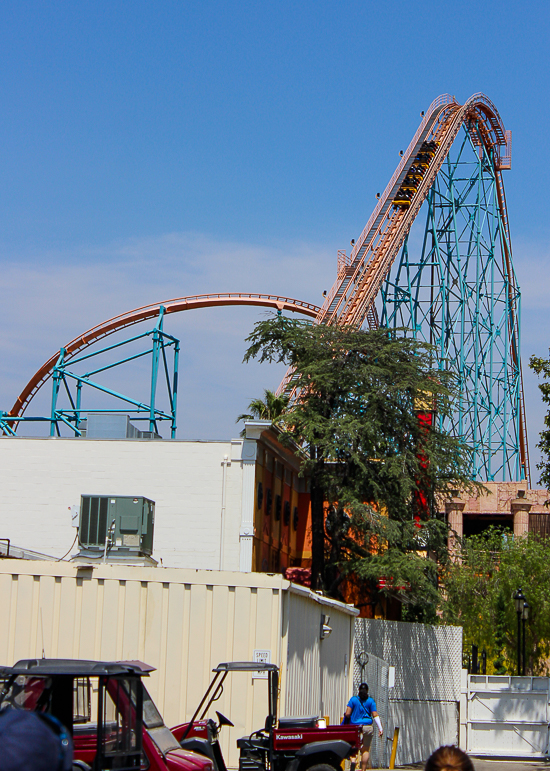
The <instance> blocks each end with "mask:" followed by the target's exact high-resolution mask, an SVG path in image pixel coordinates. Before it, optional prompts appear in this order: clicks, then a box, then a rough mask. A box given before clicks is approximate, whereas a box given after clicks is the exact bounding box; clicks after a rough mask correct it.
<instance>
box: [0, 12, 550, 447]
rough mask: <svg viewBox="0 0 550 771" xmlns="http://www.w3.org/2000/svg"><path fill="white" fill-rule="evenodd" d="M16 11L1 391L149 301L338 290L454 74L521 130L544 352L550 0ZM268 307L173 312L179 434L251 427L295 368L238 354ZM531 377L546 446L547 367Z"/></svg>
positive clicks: (527, 327)
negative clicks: (341, 258) (67, 345)
mask: <svg viewBox="0 0 550 771" xmlns="http://www.w3.org/2000/svg"><path fill="white" fill-rule="evenodd" d="M0 19H1V23H0V67H1V72H2V77H1V78H0V105H1V106H2V109H1V111H0V260H1V269H2V275H3V281H2V286H3V292H2V303H1V307H0V330H1V332H0V355H1V356H2V362H3V366H2V368H1V372H0V406H1V407H2V408H6V409H7V408H9V406H11V404H12V402H13V400H14V398H15V396H16V395H17V393H18V392H19V391H20V389H21V387H22V386H23V385H24V383H25V382H26V381H27V379H28V378H29V377H30V375H31V374H32V373H33V372H34V370H35V369H37V367H38V366H39V365H40V364H41V363H42V362H43V361H44V360H45V359H46V358H48V357H49V356H50V355H51V353H53V352H54V351H55V350H56V349H57V348H59V346H60V345H61V344H63V343H64V342H66V341H68V340H69V339H71V338H72V337H74V336H76V335H77V334H78V333H80V332H82V331H84V330H85V329H87V328H88V327H90V326H92V325H93V324H95V323H98V322H100V321H102V320H103V319H104V318H107V317H109V316H112V315H115V314H117V313H120V312H123V311H125V310H128V309H130V308H131V307H135V306H137V305H140V304H143V303H148V302H153V301H157V300H164V299H169V298H171V297H177V296H183V295H186V294H194V293H198V292H210V291H239V290H241V291H261V292H281V293H285V294H288V295H290V296H295V297H298V298H300V299H303V300H308V301H311V302H317V303H319V302H321V293H322V290H323V289H325V288H327V289H328V288H329V287H330V285H331V284H332V282H333V279H334V275H335V264H336V251H337V249H338V248H346V247H349V241H350V238H354V237H356V236H357V235H358V234H359V233H360V232H361V230H362V228H363V226H364V224H365V222H366V221H367V219H368V217H369V215H370V212H371V210H372V208H373V206H374V204H375V193H376V192H377V191H378V190H381V189H383V188H384V187H385V185H386V183H387V181H388V179H389V177H390V176H391V174H392V173H393V171H394V169H395V166H396V164H397V161H398V159H399V156H398V152H399V150H400V149H401V148H403V147H406V145H407V144H408V142H409V141H410V138H411V136H412V134H413V133H414V131H415V130H416V128H417V126H418V123H419V120H420V111H421V110H423V109H426V108H427V106H428V105H429V104H430V102H431V101H432V99H434V98H435V97H436V96H437V95H438V94H440V93H444V92H449V93H451V94H455V95H456V97H457V99H458V100H459V101H463V100H465V99H466V98H467V97H468V96H470V95H471V94H472V93H474V92H476V91H483V92H485V93H486V94H487V95H488V96H489V97H490V98H491V99H492V100H493V101H494V103H495V104H496V105H497V107H498V109H499V111H500V113H501V115H502V117H503V120H504V123H505V125H506V127H507V128H510V129H512V132H513V159H512V170H511V171H509V172H506V176H505V184H506V190H507V198H508V206H509V214H510V223H511V231H512V240H513V245H514V261H515V266H516V272H517V275H518V279H519V283H520V285H521V287H522V290H523V353H524V368H525V369H526V357H528V355H529V354H531V353H538V354H542V355H544V354H546V353H547V351H548V346H549V344H550V332H549V330H550V304H549V302H548V283H549V278H550V270H549V267H548V264H549V260H548V257H549V249H548V241H549V235H550V224H549V218H548V216H547V206H548V195H547V181H546V175H545V172H546V165H547V161H546V155H547V145H548V143H547V132H548V126H549V125H550V120H549V117H550V116H549V114H548V113H549V109H550V108H549V100H548V93H549V88H548V85H549V84H548V80H549V77H550V76H549V73H550V62H549V52H548V51H549V47H548V39H549V37H550V35H549V33H550V28H549V27H550V24H549V21H550V12H549V8H548V4H547V3H542V2H532V3H530V4H519V3H510V2H500V3H496V2H486V3H483V4H479V3H473V2H446V1H445V0H443V1H442V2H441V1H440V2H437V3H435V2H424V3H422V4H420V3H410V2H409V3H406V2H385V3H380V2H378V3H374V2H366V1H365V0H362V1H361V2H359V1H354V0H350V1H349V2H326V1H325V0H317V2H309V1H308V0H305V1H304V0H303V1H302V2H300V3H291V2H285V1H284V0H283V1H281V2H275V3H264V2H242V1H241V2H215V1H211V2H210V1H209V0H203V2H183V1H181V2H157V3H150V2H140V1H139V0H132V2H116V0H113V1H111V2H103V1H102V0H96V1H95V2H93V3H92V2H79V3H69V2H23V1H22V0H18V2H11V1H10V0H8V1H5V2H4V3H2V9H1V16H0ZM258 317H259V313H258V312H252V311H249V310H244V311H238V310H231V311H229V310H225V311H224V310H212V311H198V312H197V313H196V314H194V315H193V316H192V317H191V315H190V314H189V315H188V316H187V317H185V314H183V315H181V317H180V318H176V317H174V318H173V319H170V323H169V325H167V329H168V330H169V331H171V332H173V333H174V334H177V335H179V336H180V337H181V338H182V344H183V350H184V351H185V352H186V353H185V355H184V357H183V362H182V364H183V368H184V370H185V371H184V375H183V377H184V384H185V395H184V396H183V398H182V401H181V402H180V405H181V406H180V410H179V417H180V420H179V423H180V433H179V435H180V436H181V437H182V438H199V437H200V438H210V437H218V438H223V437H228V436H230V435H234V434H235V432H236V430H237V429H236V428H235V426H234V418H235V416H236V415H237V414H238V413H239V412H241V411H242V410H243V409H244V408H245V407H246V404H247V402H248V401H249V400H250V399H251V398H253V397H255V396H257V395H258V394H259V393H261V390H262V389H263V388H264V387H274V386H276V385H277V383H278V379H279V375H280V370H277V369H276V368H275V369H273V368H272V369H269V368H259V367H256V366H254V365H248V366H244V365H241V363H240V362H241V359H242V353H243V350H244V343H243V337H244V336H245V335H246V333H247V331H248V330H249V329H250V327H251V325H252V324H253V322H254V320H255V319H256V318H258ZM526 396H527V401H528V407H527V409H528V420H529V431H530V444H531V450H532V455H533V456H534V458H535V459H536V451H535V450H534V444H535V441H536V436H537V434H538V432H539V431H540V429H541V426H542V415H543V412H544V410H543V407H542V405H541V404H540V399H539V396H538V391H537V387H536V380H535V379H534V378H533V377H531V376H530V375H529V374H528V373H526ZM44 399H45V401H46V402H47V401H48V399H49V395H48V398H46V397H44Z"/></svg>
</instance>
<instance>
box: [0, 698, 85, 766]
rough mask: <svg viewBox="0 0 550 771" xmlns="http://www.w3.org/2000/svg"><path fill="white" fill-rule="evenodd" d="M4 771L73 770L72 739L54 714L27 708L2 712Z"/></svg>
mask: <svg viewBox="0 0 550 771" xmlns="http://www.w3.org/2000/svg"><path fill="white" fill-rule="evenodd" d="M0 745H1V747H2V756H1V757H0V769H1V771H69V769H71V768H72V760H73V746H72V740H71V739H70V737H69V735H68V734H67V732H66V730H65V728H64V727H63V726H62V725H61V723H59V721H57V720H55V718H53V717H52V716H51V715H41V714H38V713H35V712H29V711H27V710H24V709H10V708H8V709H4V710H2V711H1V712H0Z"/></svg>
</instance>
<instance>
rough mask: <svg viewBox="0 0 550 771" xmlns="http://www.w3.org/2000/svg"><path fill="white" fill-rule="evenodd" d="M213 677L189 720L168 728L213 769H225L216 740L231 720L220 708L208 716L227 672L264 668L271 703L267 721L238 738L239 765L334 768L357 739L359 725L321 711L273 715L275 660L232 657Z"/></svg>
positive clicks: (277, 769) (279, 769)
mask: <svg viewBox="0 0 550 771" xmlns="http://www.w3.org/2000/svg"><path fill="white" fill-rule="evenodd" d="M212 671H213V672H214V677H213V678H212V682H211V683H210V685H209V686H208V689H207V691H206V693H205V694H204V696H203V698H202V700H201V702H200V704H199V706H198V707H197V709H196V710H195V714H194V715H193V717H192V718H191V720H190V722H189V723H184V724H182V725H179V726H176V727H175V728H173V729H172V733H173V734H174V736H175V737H176V738H177V739H178V741H179V742H180V744H181V746H182V747H184V748H185V749H189V750H192V751H193V752H198V753H201V754H203V755H205V756H206V757H208V758H209V759H210V760H211V761H212V764H213V766H214V771H227V767H226V765H225V761H224V759H223V756H222V753H221V748H220V745H219V742H218V735H219V732H220V729H221V728H222V727H223V726H224V725H226V726H233V723H232V722H231V721H230V720H228V718H226V717H225V716H224V715H222V714H221V713H220V712H217V711H216V715H217V716H218V722H216V721H215V720H212V719H206V715H207V713H208V710H209V709H210V707H211V705H212V704H213V702H215V701H216V700H217V699H219V698H220V696H221V694H222V691H223V684H224V681H225V679H226V677H227V675H228V674H229V673H230V672H233V673H237V672H250V673H252V672H266V673H267V678H268V692H269V705H268V715H267V717H266V720H265V725H264V727H263V728H261V729H260V730H258V731H254V733H252V734H250V736H244V737H243V738H241V739H238V741H237V747H238V748H239V750H240V755H239V771H306V769H309V770H310V771H334V769H338V771H339V769H340V764H341V763H342V760H344V759H345V758H349V757H350V755H355V753H356V752H357V749H358V748H359V746H360V743H361V736H360V727H358V726H352V725H329V726H327V725H326V724H325V719H324V718H322V717H319V716H318V715H317V716H311V717H281V718H279V719H277V699H278V695H279V694H278V692H279V668H278V667H277V666H276V665H275V664H259V663H258V662H254V661H233V662H229V663H225V664H218V666H217V667H216V668H215V669H213V670H212Z"/></svg>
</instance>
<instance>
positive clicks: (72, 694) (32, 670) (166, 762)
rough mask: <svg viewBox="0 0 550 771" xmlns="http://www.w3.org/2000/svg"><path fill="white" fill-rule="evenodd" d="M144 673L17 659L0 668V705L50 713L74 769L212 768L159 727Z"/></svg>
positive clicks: (111, 665)
mask: <svg viewBox="0 0 550 771" xmlns="http://www.w3.org/2000/svg"><path fill="white" fill-rule="evenodd" d="M151 671H153V667H149V666H147V665H146V664H142V663H141V662H139V661H114V662H99V661H79V660H71V659H30V660H24V661H18V662H17V664H15V665H14V666H13V667H0V680H1V681H3V688H2V691H1V692H0V710H2V709H9V708H12V709H25V710H30V711H32V712H38V713H42V714H45V715H51V716H53V717H54V718H56V719H57V720H58V721H59V722H60V723H61V724H62V725H63V726H64V727H65V729H66V730H67V732H68V733H69V734H70V735H71V737H72V741H73V744H74V762H73V769H75V770H76V769H79V770H80V771H91V770H92V769H93V771H105V770H106V769H115V768H116V769H119V771H129V770H130V769H149V771H212V764H211V762H210V761H209V760H208V759H207V758H205V757H204V756H201V755H196V754H194V753H191V752H188V751H185V750H183V749H182V748H181V747H180V745H179V744H178V743H177V742H176V741H175V740H174V737H173V735H172V734H171V733H170V731H169V730H168V728H166V726H165V725H164V722H163V720H162V717H161V716H160V714H159V712H158V710H157V708H156V707H155V705H154V703H153V701H152V699H151V697H150V696H149V694H148V693H147V690H146V688H145V687H144V685H143V682H142V677H144V676H146V675H148V674H149V672H151Z"/></svg>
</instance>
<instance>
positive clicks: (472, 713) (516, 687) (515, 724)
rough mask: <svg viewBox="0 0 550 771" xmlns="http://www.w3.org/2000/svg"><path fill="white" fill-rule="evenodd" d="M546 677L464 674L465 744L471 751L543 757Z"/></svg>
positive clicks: (549, 696)
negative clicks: (465, 678)
mask: <svg viewBox="0 0 550 771" xmlns="http://www.w3.org/2000/svg"><path fill="white" fill-rule="evenodd" d="M549 702H550V678H548V677H510V676H507V675H468V686H467V710H466V718H467V719H466V745H467V751H468V752H470V753H472V754H473V755H493V756H495V755H496V756H500V757H506V756H510V757H533V758H534V757H537V758H540V757H545V756H547V755H548V752H549V746H548V741H549V733H548V722H549V719H550V714H549V712H550V710H549Z"/></svg>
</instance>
